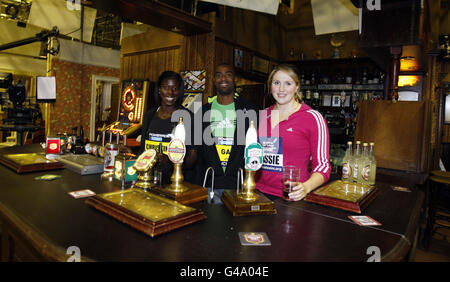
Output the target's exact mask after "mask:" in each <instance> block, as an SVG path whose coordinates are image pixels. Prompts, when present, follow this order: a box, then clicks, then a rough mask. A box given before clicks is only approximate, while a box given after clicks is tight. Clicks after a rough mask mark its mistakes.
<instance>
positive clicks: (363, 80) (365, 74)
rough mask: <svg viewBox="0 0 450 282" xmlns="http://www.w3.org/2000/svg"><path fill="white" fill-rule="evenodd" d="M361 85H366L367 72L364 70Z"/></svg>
mask: <svg viewBox="0 0 450 282" xmlns="http://www.w3.org/2000/svg"><path fill="white" fill-rule="evenodd" d="M361 83H362V84H367V70H366V69H364V71H363V76H362V81H361Z"/></svg>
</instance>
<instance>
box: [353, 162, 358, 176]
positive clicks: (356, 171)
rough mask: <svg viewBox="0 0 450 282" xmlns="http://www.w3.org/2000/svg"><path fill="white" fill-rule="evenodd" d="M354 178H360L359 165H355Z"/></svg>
mask: <svg viewBox="0 0 450 282" xmlns="http://www.w3.org/2000/svg"><path fill="white" fill-rule="evenodd" d="M353 177H354V178H358V165H357V164H355V169H354V170H353Z"/></svg>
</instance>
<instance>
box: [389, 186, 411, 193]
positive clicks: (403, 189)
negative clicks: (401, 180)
mask: <svg viewBox="0 0 450 282" xmlns="http://www.w3.org/2000/svg"><path fill="white" fill-rule="evenodd" d="M391 187H392V190H394V191H399V192H411V190H410V189H409V188H406V187H402V186H394V185H391Z"/></svg>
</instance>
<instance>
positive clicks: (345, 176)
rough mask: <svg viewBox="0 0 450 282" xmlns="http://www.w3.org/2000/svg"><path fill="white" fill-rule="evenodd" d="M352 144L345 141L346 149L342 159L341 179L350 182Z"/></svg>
mask: <svg viewBox="0 0 450 282" xmlns="http://www.w3.org/2000/svg"><path fill="white" fill-rule="evenodd" d="M352 159H353V146H352V142H351V141H348V142H347V151H345V156H344V158H343V159H342V178H341V179H342V181H343V182H344V183H349V182H351V179H352V165H353V161H352Z"/></svg>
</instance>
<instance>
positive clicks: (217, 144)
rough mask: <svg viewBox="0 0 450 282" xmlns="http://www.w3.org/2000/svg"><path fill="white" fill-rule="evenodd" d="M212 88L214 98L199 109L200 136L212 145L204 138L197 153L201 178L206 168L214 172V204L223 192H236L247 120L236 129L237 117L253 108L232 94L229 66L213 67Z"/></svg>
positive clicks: (233, 78)
mask: <svg viewBox="0 0 450 282" xmlns="http://www.w3.org/2000/svg"><path fill="white" fill-rule="evenodd" d="M214 86H215V89H216V93H217V99H214V100H213V101H212V103H208V104H206V105H204V106H203V107H202V113H204V117H203V131H202V132H203V137H207V138H210V137H211V138H212V139H213V140H214V142H213V144H208V142H205V138H203V140H202V145H201V146H200V148H199V149H198V152H199V156H200V166H199V167H200V175H201V176H202V179H203V175H204V173H205V171H206V169H207V168H208V167H212V168H213V169H214V192H215V196H214V202H220V197H221V194H222V192H223V189H236V178H237V172H238V170H239V169H240V168H243V167H244V150H245V144H241V143H240V142H238V141H239V140H245V133H246V132H247V129H248V126H249V120H248V119H245V123H244V124H245V130H237V128H236V124H237V120H239V117H237V114H238V113H246V112H248V111H254V112H255V113H256V107H255V106H254V105H253V104H251V103H249V102H248V101H246V100H244V99H243V98H241V97H239V96H238V95H235V90H236V74H235V72H234V69H233V67H232V66H231V65H229V64H224V63H223V64H219V65H218V66H217V67H216V70H215V73H214ZM255 116H257V115H256V114H255ZM255 122H256V120H255ZM238 134H240V135H243V136H238ZM207 183H208V184H210V183H211V182H207Z"/></svg>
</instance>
